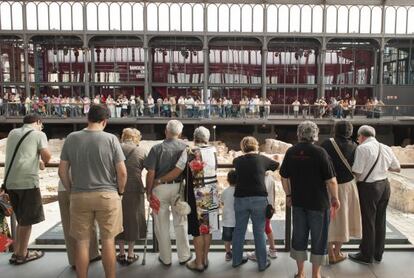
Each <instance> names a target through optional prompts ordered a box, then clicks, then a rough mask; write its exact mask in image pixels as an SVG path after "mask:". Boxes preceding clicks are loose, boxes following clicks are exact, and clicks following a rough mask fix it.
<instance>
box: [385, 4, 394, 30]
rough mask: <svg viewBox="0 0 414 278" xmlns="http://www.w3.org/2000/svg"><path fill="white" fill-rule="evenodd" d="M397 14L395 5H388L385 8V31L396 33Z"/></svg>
mask: <svg viewBox="0 0 414 278" xmlns="http://www.w3.org/2000/svg"><path fill="white" fill-rule="evenodd" d="M395 16H396V12H395V9H394V7H387V8H386V10H385V33H387V34H394V33H395Z"/></svg>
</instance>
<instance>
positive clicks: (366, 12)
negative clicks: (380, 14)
mask: <svg viewBox="0 0 414 278" xmlns="http://www.w3.org/2000/svg"><path fill="white" fill-rule="evenodd" d="M370 25H371V9H370V8H369V7H366V6H365V7H363V8H362V9H361V33H363V34H368V33H369V29H370Z"/></svg>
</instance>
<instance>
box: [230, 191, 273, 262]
mask: <svg viewBox="0 0 414 278" xmlns="http://www.w3.org/2000/svg"><path fill="white" fill-rule="evenodd" d="M266 205H267V202H266V197H262V196H257V197H242V198H239V197H236V198H234V212H235V215H236V227H235V228H234V233H233V266H238V265H240V264H241V262H242V259H243V246H244V238H245V236H246V229H247V224H248V223H249V218H250V219H251V220H252V223H253V236H254V245H255V248H256V257H257V263H258V265H259V270H263V269H265V268H266V263H267V253H266V239H265V231H264V229H265V223H266Z"/></svg>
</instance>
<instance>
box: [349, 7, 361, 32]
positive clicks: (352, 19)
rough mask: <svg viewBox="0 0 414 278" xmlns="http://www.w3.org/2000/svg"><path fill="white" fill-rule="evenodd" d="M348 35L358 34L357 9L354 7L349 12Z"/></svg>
mask: <svg viewBox="0 0 414 278" xmlns="http://www.w3.org/2000/svg"><path fill="white" fill-rule="evenodd" d="M349 33H359V9H358V8H357V7H355V6H353V7H351V9H350V10H349Z"/></svg>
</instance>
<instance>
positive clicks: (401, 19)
mask: <svg viewBox="0 0 414 278" xmlns="http://www.w3.org/2000/svg"><path fill="white" fill-rule="evenodd" d="M406 32H407V9H406V8H405V7H399V8H398V9H397V30H396V33H397V34H405V33H406Z"/></svg>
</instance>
